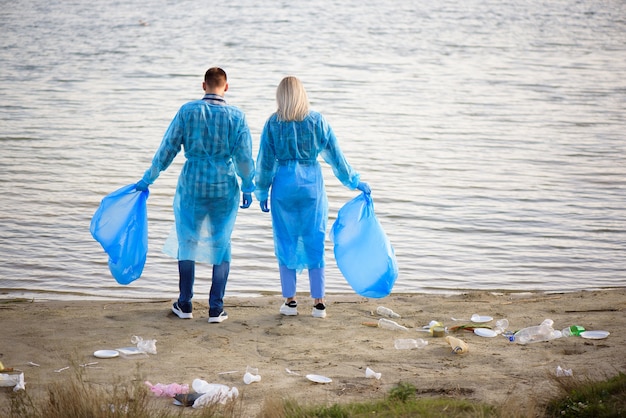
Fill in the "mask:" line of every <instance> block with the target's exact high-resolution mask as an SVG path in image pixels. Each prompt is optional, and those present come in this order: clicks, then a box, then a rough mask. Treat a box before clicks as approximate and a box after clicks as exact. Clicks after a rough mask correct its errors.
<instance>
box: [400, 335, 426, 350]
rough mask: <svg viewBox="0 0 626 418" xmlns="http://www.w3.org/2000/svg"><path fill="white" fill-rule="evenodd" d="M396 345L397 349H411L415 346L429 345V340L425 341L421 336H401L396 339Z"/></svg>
mask: <svg viewBox="0 0 626 418" xmlns="http://www.w3.org/2000/svg"><path fill="white" fill-rule="evenodd" d="M393 345H394V347H396V349H397V350H411V349H413V348H424V347H426V346H427V345H428V341H424V340H423V339H421V338H418V339H417V340H414V339H412V338H399V339H397V340H395V341H394V343H393Z"/></svg>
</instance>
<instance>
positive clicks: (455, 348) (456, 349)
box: [446, 335, 469, 354]
mask: <svg viewBox="0 0 626 418" xmlns="http://www.w3.org/2000/svg"><path fill="white" fill-rule="evenodd" d="M446 342H447V343H448V344H450V347H452V352H453V353H454V354H464V353H467V352H468V350H469V347H468V345H467V343H466V342H465V341H463V340H459V339H458V338H456V337H453V336H451V335H448V336H447V337H446Z"/></svg>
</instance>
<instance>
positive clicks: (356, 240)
mask: <svg viewBox="0 0 626 418" xmlns="http://www.w3.org/2000/svg"><path fill="white" fill-rule="evenodd" d="M331 239H332V240H333V243H334V252H335V260H336V261H337V266H338V267H339V270H340V271H341V273H342V274H343V276H344V278H345V279H346V280H347V282H348V284H350V286H351V287H352V289H353V290H354V291H355V292H356V293H358V294H359V295H361V296H365V297H370V298H383V297H385V296H388V295H389V294H390V293H391V289H392V288H393V285H394V284H395V282H396V279H397V278H398V264H397V261H396V256H395V252H394V249H393V247H392V246H391V243H390V242H389V239H388V238H387V235H386V234H385V231H384V230H383V228H382V226H381V225H380V222H379V221H378V218H377V217H376V214H375V213H374V202H373V201H372V198H371V196H370V195H366V194H364V193H361V194H360V195H359V196H357V197H355V198H354V199H352V200H350V201H349V202H348V203H346V204H345V205H344V206H343V207H342V208H341V209H340V210H339V213H338V214H337V220H336V221H335V223H334V224H333V226H332V228H331Z"/></svg>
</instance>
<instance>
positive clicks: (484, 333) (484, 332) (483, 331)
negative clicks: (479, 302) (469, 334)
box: [474, 328, 498, 338]
mask: <svg viewBox="0 0 626 418" xmlns="http://www.w3.org/2000/svg"><path fill="white" fill-rule="evenodd" d="M474 334H476V335H480V336H481V337H487V338H491V337H495V336H496V335H498V334H497V333H496V332H495V331H494V330H492V329H489V328H474Z"/></svg>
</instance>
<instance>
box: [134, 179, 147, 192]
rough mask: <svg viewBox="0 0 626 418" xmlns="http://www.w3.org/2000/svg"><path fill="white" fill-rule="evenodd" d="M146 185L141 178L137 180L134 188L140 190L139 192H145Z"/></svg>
mask: <svg viewBox="0 0 626 418" xmlns="http://www.w3.org/2000/svg"><path fill="white" fill-rule="evenodd" d="M148 186H149V184H148V183H146V182H145V181H143V180H139V181H138V182H137V184H135V190H137V191H140V192H145V191H146V190H148Z"/></svg>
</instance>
